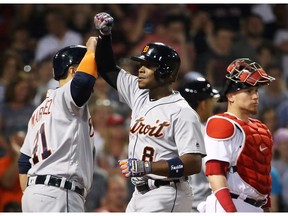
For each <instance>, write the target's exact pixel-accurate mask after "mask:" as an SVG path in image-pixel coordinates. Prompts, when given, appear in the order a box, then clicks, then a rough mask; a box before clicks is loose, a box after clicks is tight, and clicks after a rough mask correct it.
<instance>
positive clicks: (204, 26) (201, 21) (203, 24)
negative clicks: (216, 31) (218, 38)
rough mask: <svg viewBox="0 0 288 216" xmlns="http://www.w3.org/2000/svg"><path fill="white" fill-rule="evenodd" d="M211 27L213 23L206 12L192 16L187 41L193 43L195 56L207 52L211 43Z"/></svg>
mask: <svg viewBox="0 0 288 216" xmlns="http://www.w3.org/2000/svg"><path fill="white" fill-rule="evenodd" d="M213 26H214V23H213V21H212V19H211V17H210V14H209V13H208V12H207V11H204V10H199V11H196V12H195V13H194V14H192V21H191V25H190V31H189V40H191V41H193V43H194V45H195V51H196V53H197V56H198V55H202V54H203V53H204V52H207V51H208V50H209V44H210V43H212V42H211V40H212V37H213ZM196 62H197V58H196ZM196 64H197V63H196Z"/></svg>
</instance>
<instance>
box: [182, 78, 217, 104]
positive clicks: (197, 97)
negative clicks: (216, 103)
mask: <svg viewBox="0 0 288 216" xmlns="http://www.w3.org/2000/svg"><path fill="white" fill-rule="evenodd" d="M179 92H180V94H181V95H182V96H183V97H184V98H185V100H186V101H187V102H188V103H189V104H190V106H191V107H192V108H193V109H196V108H197V107H198V105H199V103H200V102H201V101H203V100H206V99H208V98H218V97H219V96H220V95H219V92H218V91H217V90H216V89H213V88H212V86H211V84H210V83H209V82H208V80H206V79H205V78H203V77H199V78H196V79H195V80H191V81H188V82H186V83H185V84H184V85H183V86H181V87H180V89H179Z"/></svg>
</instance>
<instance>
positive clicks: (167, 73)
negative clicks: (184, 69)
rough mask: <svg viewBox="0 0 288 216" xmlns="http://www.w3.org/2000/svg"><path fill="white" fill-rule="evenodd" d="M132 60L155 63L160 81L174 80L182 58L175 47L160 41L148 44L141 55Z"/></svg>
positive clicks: (156, 76)
mask: <svg viewBox="0 0 288 216" xmlns="http://www.w3.org/2000/svg"><path fill="white" fill-rule="evenodd" d="M131 59H132V60H134V61H137V62H140V63H146V64H150V65H155V66H156V67H157V70H156V71H155V73H154V75H155V79H156V80H157V81H158V82H160V83H165V82H174V81H175V80H176V78H177V75H178V70H179V67H180V62H181V61H180V58H179V55H178V53H177V52H176V51H175V49H173V48H171V47H169V46H167V45H165V44H163V43H160V42H154V43H149V44H147V45H146V46H145V47H144V48H143V50H142V53H141V55H140V56H133V57H131Z"/></svg>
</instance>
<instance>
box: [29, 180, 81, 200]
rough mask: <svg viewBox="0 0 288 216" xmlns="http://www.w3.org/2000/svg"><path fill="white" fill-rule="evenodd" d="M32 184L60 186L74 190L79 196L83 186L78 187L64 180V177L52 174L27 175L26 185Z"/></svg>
mask: <svg viewBox="0 0 288 216" xmlns="http://www.w3.org/2000/svg"><path fill="white" fill-rule="evenodd" d="M34 184H44V185H49V186H54V187H60V188H64V189H67V190H71V191H74V192H76V193H78V194H80V195H81V196H83V195H84V188H82V189H81V188H80V187H78V186H75V185H74V184H73V183H72V182H70V181H68V180H66V179H65V178H61V177H58V176H52V175H38V176H30V177H28V181H27V185H28V186H29V185H34Z"/></svg>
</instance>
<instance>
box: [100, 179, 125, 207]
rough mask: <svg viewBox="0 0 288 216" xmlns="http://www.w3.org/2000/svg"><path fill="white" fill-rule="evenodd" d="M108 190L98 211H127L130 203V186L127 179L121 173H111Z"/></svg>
mask: <svg viewBox="0 0 288 216" xmlns="http://www.w3.org/2000/svg"><path fill="white" fill-rule="evenodd" d="M107 184H108V185H107V192H106V194H105V196H104V197H103V199H102V202H101V206H100V207H99V208H97V209H95V211H96V212H125V209H126V206H127V204H128V188H127V182H126V179H124V177H123V176H121V175H119V174H113V175H110V176H109V178H108V182H107Z"/></svg>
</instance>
